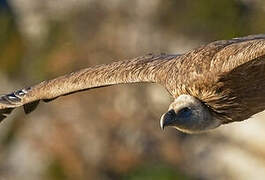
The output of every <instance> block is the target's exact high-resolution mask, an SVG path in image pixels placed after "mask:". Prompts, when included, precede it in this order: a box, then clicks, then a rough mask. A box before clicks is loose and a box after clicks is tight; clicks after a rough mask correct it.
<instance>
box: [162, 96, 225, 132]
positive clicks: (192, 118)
mask: <svg viewBox="0 0 265 180" xmlns="http://www.w3.org/2000/svg"><path fill="white" fill-rule="evenodd" d="M221 124H222V123H221V120H219V119H216V118H214V117H213V116H212V114H211V112H210V109H209V108H208V107H207V106H206V105H205V104H203V103H202V102H201V101H200V100H198V99H197V98H195V97H193V96H190V95H180V96H179V97H178V98H177V99H175V101H174V102H173V103H172V104H171V105H170V106H169V110H168V112H166V113H165V114H163V115H162V117H161V120H160V126H161V128H162V129H164V128H165V127H166V126H169V127H174V128H176V129H178V130H180V131H182V132H186V133H199V132H203V131H207V130H209V129H213V128H216V127H218V126H220V125H221Z"/></svg>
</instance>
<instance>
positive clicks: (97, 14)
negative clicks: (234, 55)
mask: <svg viewBox="0 0 265 180" xmlns="http://www.w3.org/2000/svg"><path fill="white" fill-rule="evenodd" d="M264 17H265V1H262V0H222V1H212V0H196V1H194V0H186V1H182V0H175V1H173V0H152V1H143V0H135V1H129V0H101V1H98V0H64V1H60V0H46V1H42V0H10V1H7V0H0V84H1V88H0V93H1V94H4V93H7V92H9V91H13V90H15V89H18V88H21V87H24V86H29V85H33V84H35V83H38V82H40V81H42V80H44V79H51V78H54V77H56V76H58V75H62V74H64V73H69V72H71V71H75V70H78V69H81V68H85V67H88V66H92V65H96V64H102V63H109V62H112V61H116V60H122V59H126V58H132V57H137V56H141V55H145V54H148V53H150V52H152V53H157V54H158V53H161V52H164V53H183V52H186V51H188V50H190V49H192V48H196V47H198V46H199V45H202V44H205V43H208V42H211V41H214V40H219V39H230V38H232V37H238V36H245V35H248V34H258V33H265V20H264ZM171 101H172V99H171V97H169V94H168V93H167V92H166V91H165V90H164V89H163V88H162V87H160V86H158V85H154V84H133V85H119V86H113V87H107V88H102V89H96V90H90V91H88V92H82V93H78V94H73V95H71V96H67V97H62V98H59V99H57V100H56V101H53V102H51V103H49V104H44V103H41V105H40V106H39V108H38V109H37V110H36V111H34V112H33V113H32V114H30V115H28V116H26V115H24V113H23V111H22V109H21V108H20V109H17V110H16V111H14V113H13V114H12V115H11V116H9V117H8V118H7V119H6V120H5V121H3V122H2V123H1V125H0V179H1V180H2V179H3V180H9V179H10V180H13V179H26V180H36V179H40V180H42V179H51V180H57V179H80V180H82V179H102V180H111V179H129V180H136V179H137V180H143V179H147V180H148V179H150V180H151V179H152V180H162V179H163V180H164V179H166V180H167V179H168V180H171V179H264V177H265V115H262V113H261V114H259V115H257V116H255V117H254V118H252V119H251V120H247V121H244V122H239V123H233V124H230V125H226V126H222V127H220V128H218V129H216V130H213V131H211V132H209V133H204V134H200V135H186V134H183V133H180V132H178V131H176V130H174V129H166V131H164V132H163V131H161V130H160V128H159V119H160V116H161V114H162V113H164V112H165V111H166V110H167V109H168V105H169V103H170V102H171Z"/></svg>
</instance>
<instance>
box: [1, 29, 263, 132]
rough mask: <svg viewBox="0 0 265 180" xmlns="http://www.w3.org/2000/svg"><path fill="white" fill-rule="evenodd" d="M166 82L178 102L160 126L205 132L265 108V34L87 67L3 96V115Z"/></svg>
mask: <svg viewBox="0 0 265 180" xmlns="http://www.w3.org/2000/svg"><path fill="white" fill-rule="evenodd" d="M136 82H150V83H158V84H160V85H162V86H164V87H165V88H166V89H167V91H168V92H169V93H170V94H171V95H172V97H173V98H174V101H173V102H172V103H171V104H170V105H169V109H168V111H167V112H166V113H165V114H163V115H162V117H161V120H160V126H161V128H162V129H164V127H166V126H170V127H174V128H176V129H178V130H180V131H182V132H186V133H199V132H203V131H207V130H210V129H214V128H216V127H218V126H220V125H222V124H227V123H231V122H235V121H243V120H245V119H247V118H250V117H251V116H252V115H254V114H256V113H258V112H261V111H263V110H265V34H259V35H250V36H246V37H241V38H234V39H231V40H221V41H215V42H212V43H209V44H207V45H203V46H201V47H199V48H196V49H194V50H191V51H189V52H187V53H184V54H180V55H167V54H161V55H152V54H149V55H146V56H142V57H137V58H134V59H129V60H124V61H117V62H113V63H110V64H103V65H97V66H94V67H89V68H86V69H82V70H79V71H76V72H72V73H70V74H66V75H64V76H60V77H57V78H55V79H52V80H47V81H43V82H41V83H39V84H37V85H34V86H31V87H28V88H23V89H20V90H17V91H14V92H12V93H9V94H6V95H3V96H1V97H0V119H1V120H3V119H4V118H5V117H6V116H7V115H8V114H10V113H11V111H12V110H13V109H14V108H16V107H19V106H23V107H24V111H25V113H30V112H31V111H33V110H34V109H35V108H36V107H37V105H38V103H39V102H40V101H41V100H42V101H44V102H49V101H51V100H54V99H56V98H58V97H60V96H65V95H69V94H72V93H75V92H79V91H84V90H89V89H92V88H98V87H104V86H111V85H115V84H125V83H136Z"/></svg>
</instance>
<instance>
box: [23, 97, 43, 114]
mask: <svg viewBox="0 0 265 180" xmlns="http://www.w3.org/2000/svg"><path fill="white" fill-rule="evenodd" d="M39 102H40V100H37V101H33V102H30V103H27V104H24V105H23V109H24V112H25V113H26V114H29V113H31V112H32V111H34V110H35V109H36V108H37V106H38V105H39Z"/></svg>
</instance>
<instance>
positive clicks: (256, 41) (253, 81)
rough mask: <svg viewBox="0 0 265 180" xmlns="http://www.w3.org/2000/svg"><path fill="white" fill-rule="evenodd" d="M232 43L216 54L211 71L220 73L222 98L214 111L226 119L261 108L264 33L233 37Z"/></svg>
mask: <svg viewBox="0 0 265 180" xmlns="http://www.w3.org/2000/svg"><path fill="white" fill-rule="evenodd" d="M232 41H235V42H234V43H232V44H230V45H228V46H226V47H224V48H223V49H222V50H221V51H219V52H218V53H216V55H215V57H214V58H213V60H212V62H211V71H215V72H216V75H220V74H221V75H220V79H219V83H220V84H221V86H220V89H219V90H218V91H219V92H222V93H223V94H222V96H223V97H222V98H223V99H222V100H220V101H219V103H218V104H217V103H216V101H214V103H213V104H214V105H213V106H216V107H215V108H216V109H217V110H216V111H217V112H221V113H223V112H224V113H225V116H226V117H229V118H228V119H227V120H226V122H224V123H229V122H232V121H242V120H245V119H247V118H249V117H251V116H252V115H254V114H256V113H258V112H261V111H263V110H265V34H263V35H254V36H247V37H243V38H237V39H233V40H232ZM218 71H219V72H218Z"/></svg>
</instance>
